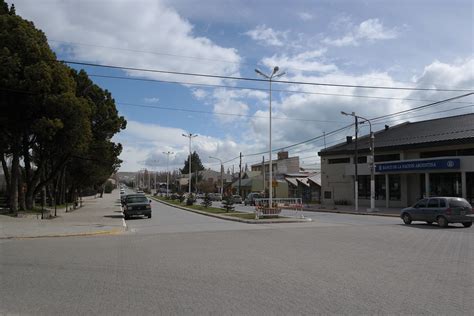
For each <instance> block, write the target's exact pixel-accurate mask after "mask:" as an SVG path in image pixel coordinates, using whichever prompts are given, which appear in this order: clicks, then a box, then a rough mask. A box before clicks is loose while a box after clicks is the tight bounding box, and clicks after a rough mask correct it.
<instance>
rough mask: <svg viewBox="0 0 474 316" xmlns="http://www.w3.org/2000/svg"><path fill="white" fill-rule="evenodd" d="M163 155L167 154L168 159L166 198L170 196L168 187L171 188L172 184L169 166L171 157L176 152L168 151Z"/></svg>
mask: <svg viewBox="0 0 474 316" xmlns="http://www.w3.org/2000/svg"><path fill="white" fill-rule="evenodd" d="M163 154H165V155H166V156H167V159H166V196H168V195H169V193H168V191H169V189H168V187H169V183H170V172H169V170H168V165H169V162H170V155H173V154H174V152H172V151H168V152H163Z"/></svg>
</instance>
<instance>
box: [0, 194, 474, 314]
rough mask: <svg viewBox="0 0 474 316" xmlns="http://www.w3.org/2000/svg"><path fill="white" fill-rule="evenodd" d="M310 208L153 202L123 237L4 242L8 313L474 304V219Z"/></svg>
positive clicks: (0, 295) (2, 273)
mask: <svg viewBox="0 0 474 316" xmlns="http://www.w3.org/2000/svg"><path fill="white" fill-rule="evenodd" d="M313 215H314V218H313V222H310V223H292V224H266V225H255V224H253V225H252V224H243V223H237V222H228V221H223V220H220V219H216V218H212V217H207V216H202V215H198V214H194V213H189V212H186V211H183V210H179V209H176V208H172V207H168V206H165V205H163V204H159V203H157V202H153V217H152V218H151V219H147V218H143V219H133V220H129V221H127V225H128V229H129V230H128V232H127V233H126V234H123V235H116V236H101V237H68V238H41V239H24V240H22V239H17V240H1V241H0V314H2V313H12V314H40V315H41V314H42V315H57V314H61V315H63V314H69V315H78V314H94V315H98V314H100V315H112V314H114V315H116V314H127V315H144V314H162V315H165V314H166V315H169V314H178V315H183V314H184V315H202V314H213V315H231V314H232V315H268V314H275V315H298V314H306V315H314V314H437V315H439V314H443V315H471V314H472V311H473V308H474V300H473V297H474V274H473V273H472V271H473V268H474V229H473V228H463V227H462V226H459V225H453V226H452V227H450V228H447V229H440V228H438V227H437V226H435V225H433V226H429V225H426V224H419V225H410V226H406V225H402V224H401V221H400V220H399V219H398V218H390V217H375V216H357V215H345V214H328V213H315V214H313Z"/></svg>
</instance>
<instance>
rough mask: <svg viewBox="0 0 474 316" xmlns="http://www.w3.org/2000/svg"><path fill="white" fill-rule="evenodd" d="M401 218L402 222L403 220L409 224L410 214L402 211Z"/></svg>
mask: <svg viewBox="0 0 474 316" xmlns="http://www.w3.org/2000/svg"><path fill="white" fill-rule="evenodd" d="M402 219H403V222H404V223H405V224H406V225H410V224H411V216H410V214H408V213H404V214H403V216H402Z"/></svg>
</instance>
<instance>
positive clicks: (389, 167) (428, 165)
mask: <svg viewBox="0 0 474 316" xmlns="http://www.w3.org/2000/svg"><path fill="white" fill-rule="evenodd" d="M460 167H461V161H460V159H430V160H407V161H400V162H389V163H382V164H375V171H376V172H396V171H416V170H439V169H453V170H455V169H459V168H460Z"/></svg>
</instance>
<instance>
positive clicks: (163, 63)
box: [14, 0, 240, 83]
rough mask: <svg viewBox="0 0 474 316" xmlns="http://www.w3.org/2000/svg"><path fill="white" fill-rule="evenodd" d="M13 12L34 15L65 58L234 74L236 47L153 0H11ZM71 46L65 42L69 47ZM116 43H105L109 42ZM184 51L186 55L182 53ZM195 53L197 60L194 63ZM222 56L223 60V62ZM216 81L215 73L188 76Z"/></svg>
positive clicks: (169, 77)
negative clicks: (35, 0)
mask: <svg viewBox="0 0 474 316" xmlns="http://www.w3.org/2000/svg"><path fill="white" fill-rule="evenodd" d="M14 2H15V6H16V8H17V12H18V13H19V14H21V15H22V16H23V17H25V18H27V19H30V20H33V21H34V22H35V25H36V26H37V27H39V28H41V29H42V30H43V31H44V32H45V33H46V35H47V36H48V38H49V39H52V40H59V41H67V42H71V43H86V44H92V45H76V44H64V43H58V42H55V41H52V42H51V44H52V45H53V46H55V47H56V48H57V49H60V48H61V47H63V48H64V47H68V48H69V49H68V51H69V52H70V58H71V59H75V60H82V61H89V62H97V63H103V64H111V65H120V66H129V67H137V68H149V69H160V70H172V71H178V72H188V71H190V70H191V69H192V71H193V72H197V73H212V74H219V75H235V74H238V70H239V62H240V56H239V55H238V53H237V51H236V49H234V48H225V47H221V46H219V45H217V44H215V43H214V42H212V41H211V40H209V39H208V38H205V37H198V36H195V35H194V34H193V25H192V24H191V23H190V22H188V21H187V20H185V19H183V18H182V17H181V16H180V15H179V14H178V13H177V12H176V11H175V10H174V9H173V8H171V7H169V6H166V5H165V4H163V3H162V1H158V0H141V1H128V0H114V1H113V5H111V3H110V1H66V2H65V1H62V0H48V1H44V2H42V4H41V5H32V4H31V3H30V1H27V0H15V1H14ZM69 46H70V47H69ZM108 47H110V48H121V49H110V48H108ZM183 55H185V56H183ZM193 57H199V58H200V62H199V63H196V59H195V58H193ZM224 61H225V62H224ZM128 74H129V75H130V76H137V77H146V78H153V79H167V80H177V81H183V78H182V76H176V75H171V74H158V73H150V72H136V71H128ZM192 81H193V82H205V83H220V82H221V80H220V79H214V78H193V79H192Z"/></svg>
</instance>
